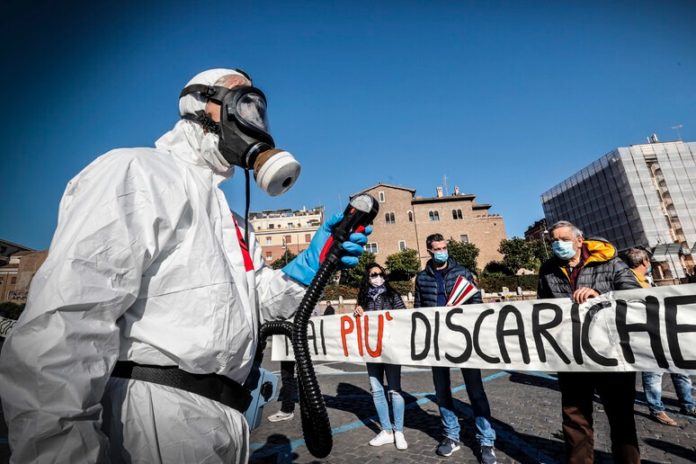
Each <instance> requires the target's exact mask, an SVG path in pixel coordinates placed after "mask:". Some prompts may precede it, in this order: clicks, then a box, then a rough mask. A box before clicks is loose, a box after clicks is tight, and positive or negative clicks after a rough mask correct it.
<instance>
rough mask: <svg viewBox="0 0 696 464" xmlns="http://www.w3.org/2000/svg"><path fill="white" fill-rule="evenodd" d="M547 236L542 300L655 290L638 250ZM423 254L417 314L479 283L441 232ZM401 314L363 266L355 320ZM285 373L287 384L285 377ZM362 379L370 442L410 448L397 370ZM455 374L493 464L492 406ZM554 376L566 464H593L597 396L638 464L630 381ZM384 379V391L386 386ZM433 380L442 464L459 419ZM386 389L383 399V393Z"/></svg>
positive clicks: (624, 375) (380, 271)
mask: <svg viewBox="0 0 696 464" xmlns="http://www.w3.org/2000/svg"><path fill="white" fill-rule="evenodd" d="M548 233H549V239H550V241H551V248H552V251H553V256H552V257H551V258H550V259H549V260H547V261H546V262H545V263H543V264H542V266H541V268H540V271H539V281H538V288H537V298H538V299H547V298H570V299H571V300H572V301H573V302H575V303H580V304H581V303H584V302H586V301H587V300H589V299H590V298H594V297H597V296H599V295H600V294H602V293H606V292H610V291H614V290H625V289H635V288H644V287H649V286H653V285H654V283H653V282H652V277H651V263H650V254H649V252H648V251H647V250H645V249H643V248H630V249H628V250H626V251H624V252H623V253H622V254H621V256H619V253H618V252H617V249H616V247H615V246H614V245H613V244H611V243H610V242H608V241H607V240H604V239H601V238H586V237H584V235H583V232H582V231H581V230H580V229H579V228H578V227H576V226H575V225H574V224H572V223H570V222H567V221H559V222H557V223H556V224H554V225H553V226H551V228H550V229H549V231H548ZM426 247H427V250H428V253H429V255H430V260H428V262H427V263H426V265H425V267H424V269H423V270H422V271H421V272H419V273H418V275H417V276H416V281H415V302H414V307H415V308H421V307H443V306H446V304H447V299H448V295H450V293H451V292H452V289H453V287H454V285H455V282H456V281H457V279H458V278H460V276H461V277H463V278H464V279H466V280H467V281H469V282H477V279H476V276H475V274H473V273H472V271H471V270H469V269H467V268H466V267H465V266H462V265H461V264H459V263H458V262H457V261H456V260H455V259H454V258H452V257H450V256H449V254H448V250H447V240H446V239H445V238H444V237H443V236H442V235H441V234H432V235H430V236H428V237H427V239H426ZM481 302H482V298H481V292H477V293H476V294H474V296H473V297H471V298H470V299H468V300H467V301H466V303H465V304H477V303H481ZM403 308H405V305H404V303H403V300H402V299H401V297H400V295H399V294H398V293H397V292H396V291H395V290H394V289H393V288H392V287H391V286H390V285H389V282H388V280H387V275H386V271H385V270H384V268H383V267H382V266H380V265H378V264H374V263H373V264H369V265H368V266H366V273H365V275H364V276H363V280H362V283H361V286H360V289H359V295H358V298H357V303H356V305H355V308H354V311H353V315H354V316H355V317H360V316H362V315H363V314H364V313H365V312H366V311H374V310H382V309H403ZM332 309H333V308H332ZM325 314H326V313H325ZM331 314H333V312H331ZM283 372H284V376H283V379H284V381H285V378H286V373H285V371H283ZM367 372H368V376H369V380H370V388H371V391H372V396H373V401H374V404H375V409H376V410H377V416H378V418H379V422H380V428H381V431H380V432H379V434H378V435H377V436H375V437H374V438H373V439H372V440H370V442H369V444H370V445H371V446H382V445H386V444H393V445H394V446H395V447H396V448H397V449H399V450H403V449H406V448H407V447H408V444H407V441H406V437H405V435H404V431H403V424H404V399H403V396H402V394H401V366H400V365H392V364H382V363H378V364H375V363H368V364H367ZM461 373H462V377H463V379H464V383H465V385H466V391H467V394H468V396H469V401H470V404H471V408H472V410H473V416H474V420H473V425H474V427H475V429H476V432H475V433H476V439H477V441H478V444H479V449H478V450H477V451H478V458H479V460H480V462H482V463H484V464H492V463H496V462H497V459H496V456H495V451H494V444H495V439H496V433H495V430H494V428H493V426H492V424H491V407H490V404H489V401H488V398H487V396H486V392H485V390H484V386H483V382H482V378H481V370H480V369H471V368H462V369H461ZM557 375H558V384H559V388H560V391H561V411H560V412H561V417H562V430H563V437H564V440H565V446H566V459H567V462H569V463H572V464H574V463H591V462H593V460H594V436H593V435H594V434H593V417H592V412H593V401H594V396H595V394H597V395H598V396H599V398H600V400H601V401H602V404H603V406H604V411H605V413H606V415H607V419H608V421H609V426H610V437H611V451H612V455H613V458H614V461H615V462H617V463H631V464H637V463H640V450H639V446H638V438H637V433H636V423H635V418H634V403H635V398H636V373H635V372H559V373H558V374H557ZM385 377H386V386H385V384H384V383H383V382H384V380H385ZM432 378H433V385H434V388H435V398H436V401H437V405H438V408H439V411H440V420H441V423H442V439H441V441H440V443H439V445H438V446H437V447H436V453H437V454H438V455H440V456H444V457H447V456H451V455H452V454H453V453H454V452H455V451H457V450H458V449H460V443H461V442H460V425H459V419H458V417H457V414H456V411H455V407H454V404H453V399H452V390H451V387H450V368H448V367H432ZM671 378H672V381H673V383H674V387H675V391H676V393H677V396H678V399H679V404H680V406H681V410H680V412H681V414H684V415H687V416H691V417H696V405H695V404H694V400H693V397H692V393H691V391H692V382H691V379H690V377H689V376H688V375H684V374H677V373H674V374H671ZM642 381H643V390H644V392H645V396H646V401H647V403H648V407H649V410H650V417H651V418H653V419H654V420H655V421H657V422H659V423H661V424H664V425H667V426H677V425H678V423H677V422H676V421H675V420H674V419H672V418H671V417H670V416H668V415H667V413H666V412H665V407H664V404H663V403H662V400H661V396H662V391H661V390H662V373H661V372H643V373H642ZM292 385H294V383H293V384H292ZM385 391H386V392H387V393H388V395H385ZM287 404H288V403H287V402H286V401H284V402H283V407H282V408H281V412H279V413H278V414H283V411H284V410H285V408H290V406H286V405H287ZM390 404H391V416H390V408H389V405H390ZM289 411H291V409H289ZM278 414H276V415H273V416H270V417H269V420H271V421H275V420H278ZM291 418H292V414H290V415H286V416H284V417H283V419H282V420H285V419H291ZM392 418H393V420H392Z"/></svg>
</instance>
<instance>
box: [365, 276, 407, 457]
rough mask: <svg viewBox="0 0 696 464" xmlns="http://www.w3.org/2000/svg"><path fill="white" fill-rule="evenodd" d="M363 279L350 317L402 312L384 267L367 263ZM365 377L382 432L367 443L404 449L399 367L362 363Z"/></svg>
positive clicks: (402, 405) (402, 302)
mask: <svg viewBox="0 0 696 464" xmlns="http://www.w3.org/2000/svg"><path fill="white" fill-rule="evenodd" d="M366 269H367V271H366V272H365V275H364V276H363V279H362V282H361V284H360V291H359V292H358V301H357V304H356V306H355V310H354V311H353V314H354V315H355V316H356V317H360V316H362V315H363V314H365V312H366V311H382V310H385V309H405V308H406V305H404V301H403V300H402V299H401V295H399V294H398V293H397V292H396V290H394V289H393V288H392V286H391V285H389V283H388V282H387V281H386V279H385V276H386V273H385V271H384V268H382V266H380V265H379V264H370V265H369V266H367V267H366ZM366 365H367V375H368V376H369V377H370V388H371V389H372V401H373V402H374V403H375V409H377V416H379V423H380V426H381V427H382V431H381V432H379V434H377V436H376V437H374V438H373V439H372V440H370V446H382V445H386V444H388V443H394V444H395V446H396V449H399V450H405V449H407V448H408V443H407V442H406V437H405V436H404V410H405V407H406V404H405V402H404V398H403V396H401V366H400V365H397V364H384V363H366ZM385 376H386V377H387V386H388V392H389V399H390V400H391V405H392V414H393V415H394V425H393V427H392V423H391V421H390V420H389V404H388V403H387V399H386V397H385V395H384V386H383V384H382V381H383V380H384V377H385Z"/></svg>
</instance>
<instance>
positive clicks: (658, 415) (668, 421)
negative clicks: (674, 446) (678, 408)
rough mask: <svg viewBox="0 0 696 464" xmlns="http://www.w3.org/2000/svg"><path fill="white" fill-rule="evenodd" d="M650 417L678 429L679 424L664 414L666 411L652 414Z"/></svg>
mask: <svg viewBox="0 0 696 464" xmlns="http://www.w3.org/2000/svg"><path fill="white" fill-rule="evenodd" d="M650 417H652V418H653V419H655V420H656V421H657V422H659V423H660V424H664V425H669V426H672V427H677V426H678V425H679V424H678V423H677V421H675V420H674V419H672V418H671V417H669V416H668V415H667V413H666V412H664V411H660V412H658V413H655V414H650Z"/></svg>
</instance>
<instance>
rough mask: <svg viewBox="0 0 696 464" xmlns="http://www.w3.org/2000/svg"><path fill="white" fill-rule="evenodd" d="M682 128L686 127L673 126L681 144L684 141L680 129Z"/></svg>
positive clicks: (682, 125) (680, 125)
mask: <svg viewBox="0 0 696 464" xmlns="http://www.w3.org/2000/svg"><path fill="white" fill-rule="evenodd" d="M682 127H684V124H677V125H676V126H672V130H675V131H677V137H678V138H679V141H680V142H681V141H682V138H681V133H680V132H679V129H681V128H682Z"/></svg>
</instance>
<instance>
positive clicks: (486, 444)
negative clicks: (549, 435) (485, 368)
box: [414, 234, 497, 464]
mask: <svg viewBox="0 0 696 464" xmlns="http://www.w3.org/2000/svg"><path fill="white" fill-rule="evenodd" d="M426 246H427V249H428V253H429V254H430V257H431V259H430V260H429V261H428V262H427V263H426V265H425V269H424V270H422V271H421V272H419V273H418V275H417V276H416V295H415V303H414V307H416V308H420V307H443V306H446V305H447V304H448V299H449V300H450V301H451V303H450V304H476V303H481V302H482V298H481V292H480V291H478V289H476V287H474V285H473V284H472V282H474V276H473V274H472V273H471V271H469V269H467V268H466V267H464V266H462V265H460V264H459V263H457V261H456V260H454V259H453V258H450V257H449V255H448V252H447V241H446V240H445V238H444V237H443V236H442V234H432V235H429V236H428V237H427V238H426ZM455 302H456V303H455ZM432 371H433V383H434V385H435V397H436V399H437V405H438V408H439V409H440V418H441V421H442V426H443V429H444V434H445V438H444V439H443V440H442V442H440V444H439V445H438V447H437V454H439V455H440V456H451V455H452V453H454V452H455V451H457V450H458V449H459V448H460V446H459V432H460V430H461V429H460V426H459V419H458V418H457V414H456V412H455V410H454V402H453V400H452V390H451V388H450V369H449V367H433V368H432ZM461 371H462V376H463V377H464V383H465V384H466V391H467V394H468V395H469V400H470V402H471V408H472V409H473V410H474V423H475V425H476V439H477V440H478V442H479V446H480V450H479V452H480V456H481V462H483V463H484V464H494V463H495V462H497V461H496V457H495V452H494V451H493V446H494V444H495V430H493V426H492V425H491V408H490V405H489V404H488V397H487V396H486V391H485V390H484V388H483V381H482V379H481V370H480V369H462V370H461Z"/></svg>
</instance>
